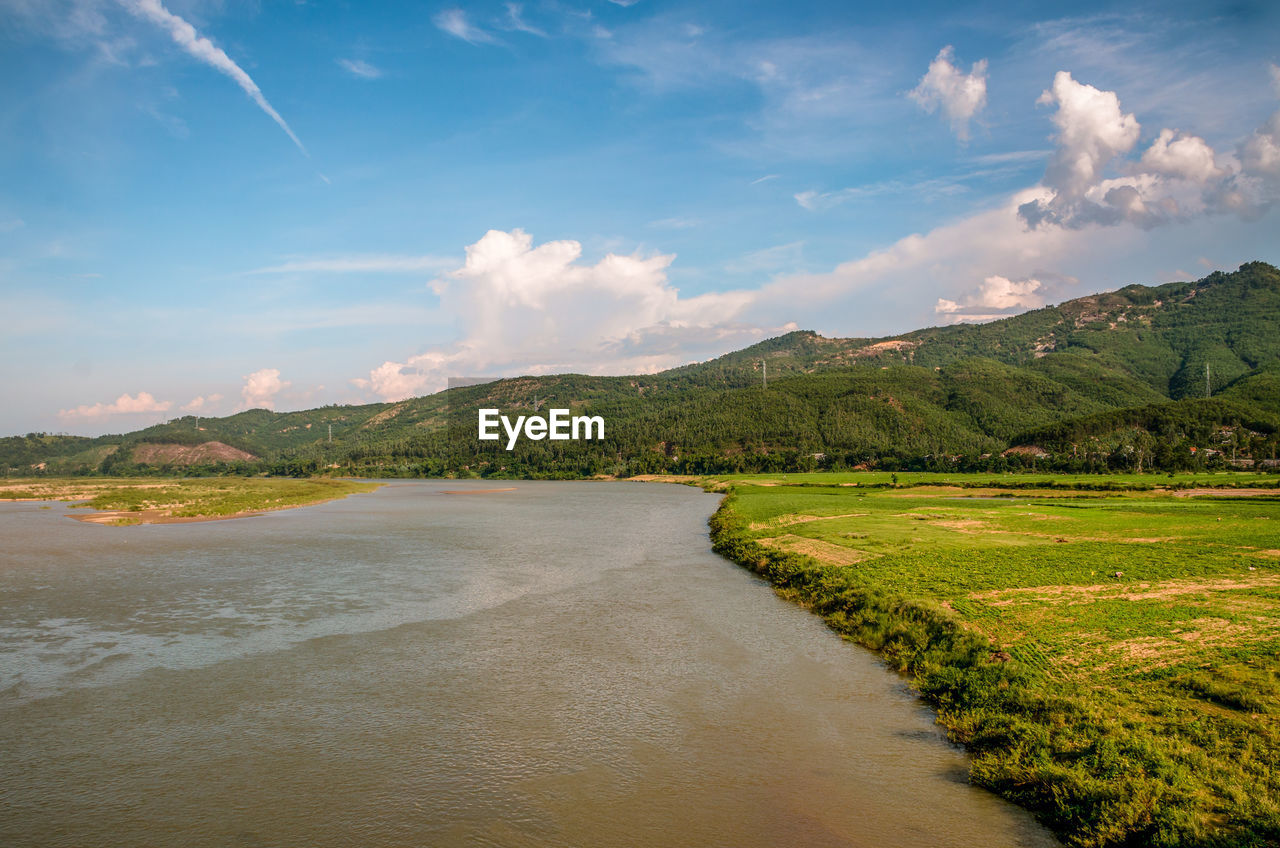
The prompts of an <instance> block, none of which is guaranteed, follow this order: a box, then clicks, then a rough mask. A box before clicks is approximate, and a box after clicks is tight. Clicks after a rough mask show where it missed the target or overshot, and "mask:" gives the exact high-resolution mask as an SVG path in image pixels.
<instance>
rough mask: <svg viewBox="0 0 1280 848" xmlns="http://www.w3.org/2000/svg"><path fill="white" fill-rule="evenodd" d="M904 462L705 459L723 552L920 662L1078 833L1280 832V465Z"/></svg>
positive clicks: (1019, 781)
mask: <svg viewBox="0 0 1280 848" xmlns="http://www.w3.org/2000/svg"><path fill="white" fill-rule="evenodd" d="M897 476H898V475H893V477H897ZM889 477H890V475H794V476H774V477H770V478H762V477H757V478H751V477H737V478H733V479H729V480H726V479H717V480H711V479H704V480H703V481H702V482H703V483H704V485H707V486H708V487H710V488H715V489H717V490H720V491H725V492H726V493H727V497H726V498H725V500H724V503H723V504H722V506H721V508H720V509H719V511H718V512H717V513H716V514H715V515H714V516H713V518H712V519H711V530H712V538H713V542H714V545H715V549H716V550H717V551H719V552H720V553H721V554H724V555H725V556H727V557H729V558H730V559H732V560H734V561H735V562H737V563H739V564H741V565H743V566H745V567H747V568H748V569H750V570H752V571H754V572H756V573H758V574H760V575H762V576H763V577H765V578H767V579H768V580H769V581H770V582H771V583H773V585H774V586H775V587H776V588H777V591H778V592H779V593H780V594H782V595H783V596H784V597H787V598H790V599H792V600H795V601H796V602H798V603H801V604H803V605H805V606H807V607H809V608H810V609H811V610H812V611H813V612H815V613H817V614H818V615H820V616H822V617H823V619H824V620H825V621H826V622H827V624H828V625H829V626H830V627H831V628H832V629H834V630H835V631H837V632H838V633H840V634H841V635H843V636H845V637H846V638H849V639H851V640H853V641H856V642H858V643H860V644H862V645H865V646H867V647H869V648H871V649H873V650H875V651H877V652H879V654H880V655H881V656H882V657H883V658H884V659H885V661H886V662H887V663H889V665H891V666H892V667H893V668H896V669H898V670H900V671H902V672H904V673H906V674H908V675H909V676H910V677H911V679H912V681H913V683H914V685H915V686H916V688H917V689H918V690H919V692H920V694H921V695H922V696H923V697H924V698H925V699H926V700H927V701H928V702H929V703H930V704H932V705H933V706H934V708H935V709H936V710H937V713H938V720H939V722H940V723H941V724H942V725H944V726H945V727H946V729H947V730H948V732H949V734H950V736H951V738H952V739H954V740H955V741H957V742H960V743H962V744H963V745H964V746H965V747H966V748H967V749H968V750H969V752H970V754H971V755H972V758H973V759H972V766H971V770H970V776H971V778H972V780H973V781H974V782H975V783H977V784H980V785H982V786H986V787H988V788H990V789H991V790H993V791H995V792H997V793H999V794H1000V795H1003V796H1004V797H1006V798H1009V799H1010V800H1013V801H1015V802H1016V803H1018V804H1021V805H1023V806H1025V807H1027V808H1028V809H1030V810H1032V811H1033V812H1034V813H1035V814H1036V815H1037V816H1038V817H1039V818H1040V819H1041V820H1042V821H1043V822H1045V824H1047V825H1048V826H1050V827H1051V828H1053V829H1054V830H1055V831H1056V832H1057V833H1058V834H1059V835H1060V836H1061V837H1062V838H1063V839H1064V840H1065V841H1066V842H1067V844H1069V845H1078V846H1121V845H1153V846H1170V848H1171V847H1172V846H1223V847H1224V848H1225V846H1265V845H1277V844H1280V678H1278V676H1277V673H1278V672H1280V494H1278V493H1277V490H1276V489H1275V487H1274V478H1271V484H1270V485H1269V484H1268V481H1267V479H1266V478H1265V477H1249V476H1245V475H1226V474H1219V475H1210V476H1208V477H1202V478H1201V479H1200V480H1199V481H1196V480H1193V479H1190V478H1184V479H1179V480H1177V481H1175V485H1172V486H1168V487H1164V486H1158V485H1153V482H1152V481H1151V479H1150V478H1148V480H1147V481H1146V482H1145V483H1144V482H1143V481H1142V480H1140V479H1138V478H1135V477H1132V476H1130V477H1118V478H1107V477H1101V478H1099V477H1094V478H1092V479H1082V478H1070V477H1062V478H1057V479H1054V478H1046V477H1042V478H1039V479H1020V478H1019V477H1008V476H1003V477H996V478H992V477H989V476H986V477H984V476H983V475H953V476H950V477H948V476H947V475H902V479H900V480H897V481H894V480H892V479H888V478H889ZM1224 478H1226V479H1224ZM1166 482H1168V481H1166ZM1206 484H1210V485H1206Z"/></svg>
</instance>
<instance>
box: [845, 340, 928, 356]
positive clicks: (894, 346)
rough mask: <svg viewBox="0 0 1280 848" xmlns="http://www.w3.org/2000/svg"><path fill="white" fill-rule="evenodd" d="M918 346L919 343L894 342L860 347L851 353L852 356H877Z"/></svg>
mask: <svg viewBox="0 0 1280 848" xmlns="http://www.w3.org/2000/svg"><path fill="white" fill-rule="evenodd" d="M919 346H920V342H910V341H905V340H896V341H888V342H876V343H875V344H869V345H867V346H866V347H860V348H858V349H857V350H855V351H854V352H853V355H854V356H876V355H877V354H881V353H887V352H889V351H903V350H914V349H915V348H917V347H919Z"/></svg>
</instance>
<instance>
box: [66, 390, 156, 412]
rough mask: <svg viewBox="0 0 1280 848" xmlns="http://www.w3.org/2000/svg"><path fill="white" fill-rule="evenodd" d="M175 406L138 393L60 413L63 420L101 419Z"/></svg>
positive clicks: (143, 393)
mask: <svg viewBox="0 0 1280 848" xmlns="http://www.w3.org/2000/svg"><path fill="white" fill-rule="evenodd" d="M171 406H173V403H172V402H171V401H167V400H164V401H158V400H156V399H155V398H154V397H152V396H151V393H150V392H138V394H137V396H136V397H130V396H129V395H127V394H123V395H120V397H118V398H116V400H115V402H114V403H95V404H93V405H92V406H77V407H76V408H75V409H63V410H60V411H59V412H58V415H60V416H61V417H63V418H101V417H102V416H104V415H138V414H143V413H153V412H166V411H168V409H169V407H171Z"/></svg>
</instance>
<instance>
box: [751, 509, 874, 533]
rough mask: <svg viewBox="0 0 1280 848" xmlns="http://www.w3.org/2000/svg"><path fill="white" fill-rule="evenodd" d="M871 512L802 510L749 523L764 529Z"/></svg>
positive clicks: (832, 519)
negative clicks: (812, 512) (833, 512)
mask: <svg viewBox="0 0 1280 848" xmlns="http://www.w3.org/2000/svg"><path fill="white" fill-rule="evenodd" d="M870 514H871V513H869V512H846V513H844V514H843V515H805V514H804V513H802V512H789V513H787V514H786V515H779V516H777V517H775V518H771V519H769V520H768V521H755V522H752V523H751V524H750V525H749V529H751V530H764V529H766V528H769V527H790V526H791V525H792V524H808V523H809V522H810V521H835V520H836V519H837V518H863V517H865V516H868V515H870Z"/></svg>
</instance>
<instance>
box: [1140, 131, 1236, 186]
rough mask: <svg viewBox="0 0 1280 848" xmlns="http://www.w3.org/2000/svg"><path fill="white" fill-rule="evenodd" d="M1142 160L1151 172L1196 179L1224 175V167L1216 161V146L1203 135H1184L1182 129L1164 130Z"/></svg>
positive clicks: (1144, 168)
mask: <svg viewBox="0 0 1280 848" xmlns="http://www.w3.org/2000/svg"><path fill="white" fill-rule="evenodd" d="M1140 164H1141V167H1142V169H1143V170H1144V171H1146V172H1147V173H1149V174H1161V175H1163V176H1166V177H1179V178H1181V179H1184V180H1192V181H1194V182H1208V181H1209V180H1211V179H1215V178H1217V177H1219V176H1221V175H1222V169H1221V168H1219V167H1218V166H1217V164H1216V163H1215V162H1214V153H1213V148H1212V147H1210V146H1209V144H1208V143H1207V142H1206V141H1205V140H1204V139H1203V138H1200V137H1198V136H1194V135H1181V134H1180V131H1179V130H1168V129H1165V130H1161V131H1160V136H1159V137H1158V138H1157V139H1156V140H1155V141H1154V142H1152V144H1151V146H1150V147H1148V148H1147V151H1146V152H1145V153H1143V154H1142V161H1141V163H1140Z"/></svg>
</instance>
